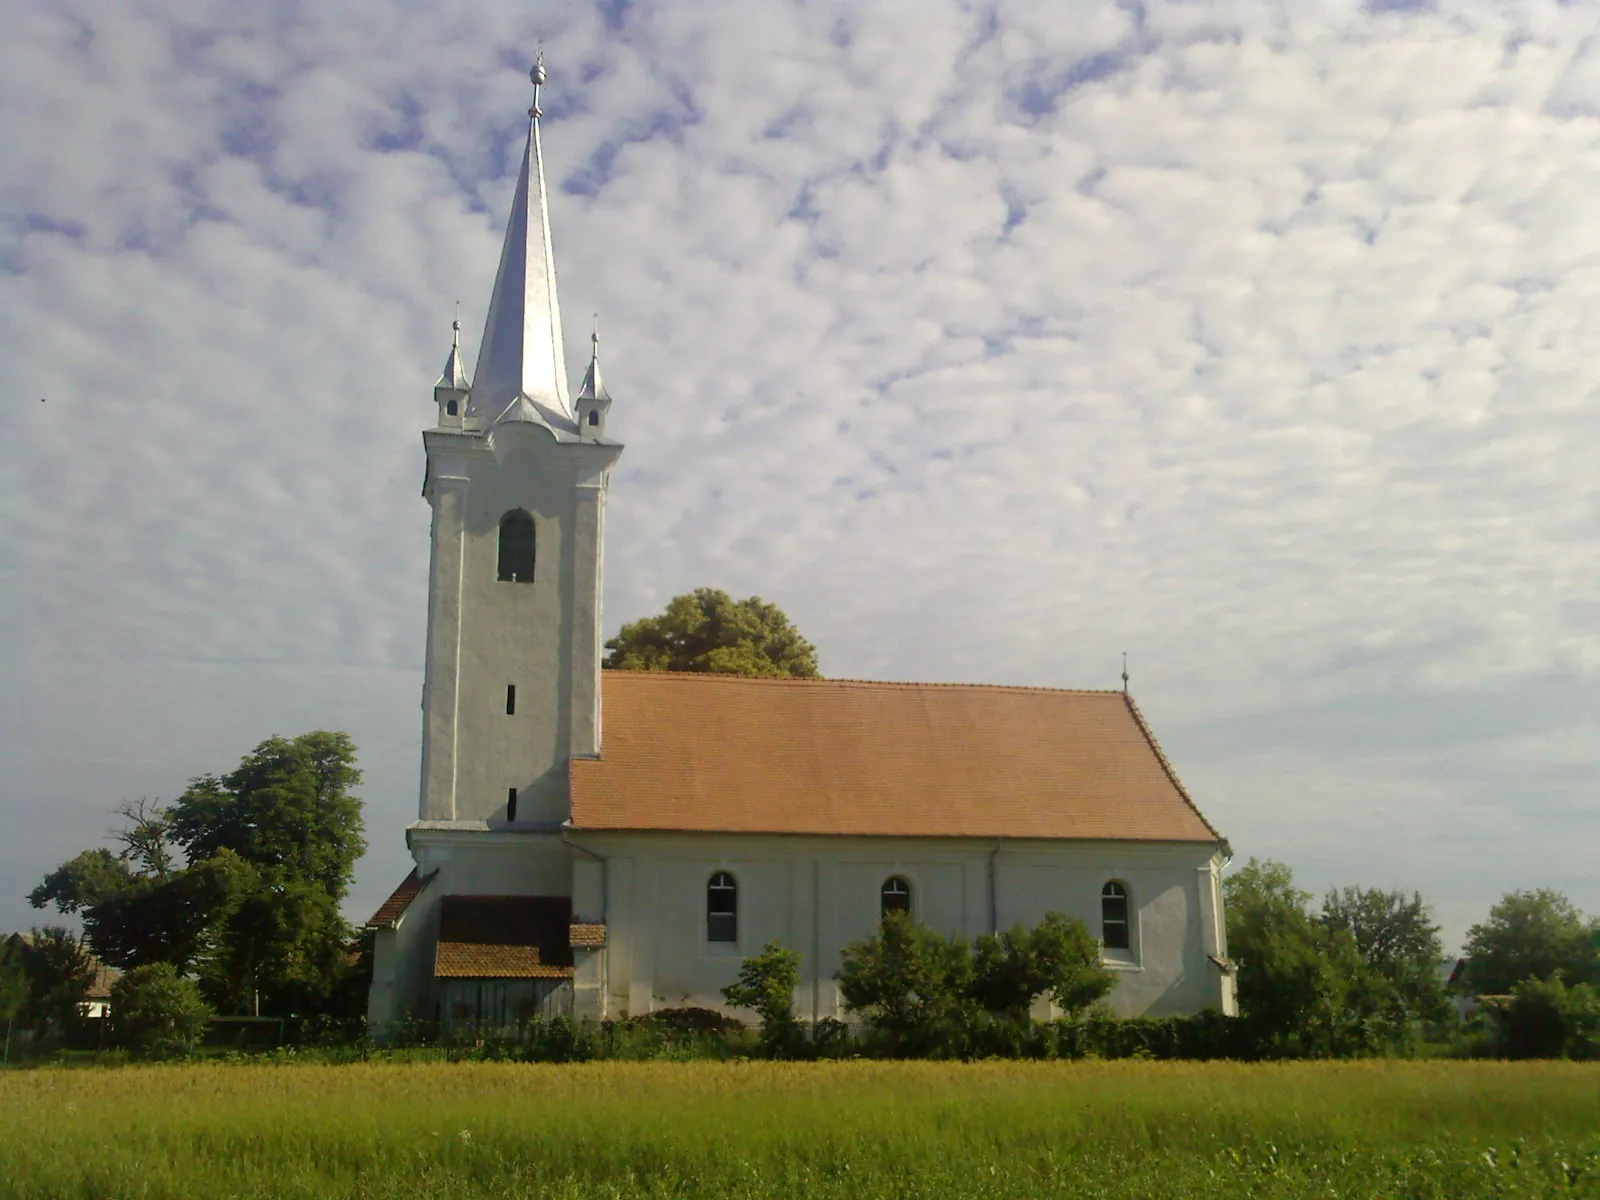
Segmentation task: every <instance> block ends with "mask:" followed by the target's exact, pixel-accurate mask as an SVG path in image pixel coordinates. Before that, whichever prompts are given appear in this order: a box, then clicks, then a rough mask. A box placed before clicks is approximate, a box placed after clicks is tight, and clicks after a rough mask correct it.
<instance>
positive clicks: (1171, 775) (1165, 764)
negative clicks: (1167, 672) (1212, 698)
mask: <svg viewBox="0 0 1600 1200" xmlns="http://www.w3.org/2000/svg"><path fill="white" fill-rule="evenodd" d="M1122 699H1123V703H1125V704H1126V705H1127V706H1128V715H1129V716H1131V717H1132V718H1133V723H1134V724H1135V725H1137V726H1138V727H1139V732H1140V733H1141V734H1143V735H1144V740H1145V741H1146V742H1147V743H1149V746H1150V750H1151V752H1152V753H1153V754H1155V756H1156V761H1157V762H1159V763H1160V764H1161V769H1162V770H1163V771H1165V772H1166V775H1167V778H1168V779H1169V780H1171V781H1172V786H1173V787H1175V788H1177V789H1178V795H1180V796H1182V797H1183V802H1184V803H1185V804H1187V805H1188V806H1189V807H1190V809H1191V810H1193V812H1194V815H1195V816H1197V817H1199V818H1200V823H1201V824H1202V825H1204V826H1205V827H1206V828H1207V829H1209V830H1210V831H1211V833H1212V835H1213V836H1214V837H1215V838H1216V839H1217V841H1218V842H1219V843H1221V844H1222V845H1223V846H1226V845H1227V844H1228V839H1227V838H1225V837H1223V836H1222V834H1221V833H1219V832H1218V831H1217V827H1216V826H1215V825H1213V824H1212V823H1211V822H1210V821H1208V820H1206V815H1205V813H1203V812H1201V811H1200V806H1199V805H1198V804H1196V803H1195V802H1194V797H1193V796H1191V795H1190V794H1189V789H1188V788H1186V787H1184V786H1183V780H1181V779H1179V778H1178V772H1177V771H1176V770H1174V769H1173V766H1172V760H1171V759H1169V758H1168V757H1167V752H1166V751H1165V750H1163V749H1162V748H1161V743H1160V742H1158V741H1156V735H1155V732H1154V731H1153V730H1152V729H1151V728H1150V723H1149V722H1148V721H1146V720H1145V719H1144V714H1143V713H1142V712H1140V711H1139V706H1138V705H1137V704H1136V703H1134V699H1133V697H1132V696H1130V695H1129V694H1128V693H1127V692H1124V693H1122Z"/></svg>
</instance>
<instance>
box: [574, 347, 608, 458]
mask: <svg viewBox="0 0 1600 1200" xmlns="http://www.w3.org/2000/svg"><path fill="white" fill-rule="evenodd" d="M589 341H590V343H591V346H592V349H591V350H590V351H589V369H588V371H586V372H585V373H584V376H583V386H582V387H580V388H579V389H578V394H577V396H576V397H575V398H574V402H573V405H574V407H575V408H576V409H577V414H576V415H577V418H578V434H579V436H580V437H583V438H585V439H587V440H590V441H604V440H605V436H606V417H607V415H608V414H609V413H610V412H611V393H609V392H607V391H606V385H605V380H603V379H602V378H601V377H600V318H599V317H598V316H597V317H595V320H594V332H593V333H592V334H590V335H589Z"/></svg>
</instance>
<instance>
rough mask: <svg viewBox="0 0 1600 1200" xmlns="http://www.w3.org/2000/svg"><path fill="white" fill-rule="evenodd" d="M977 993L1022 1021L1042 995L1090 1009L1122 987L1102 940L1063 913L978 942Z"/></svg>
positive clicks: (992, 1008)
mask: <svg viewBox="0 0 1600 1200" xmlns="http://www.w3.org/2000/svg"><path fill="white" fill-rule="evenodd" d="M972 957H973V980H972V985H971V989H970V991H971V994H972V997H973V999H974V1000H976V1001H977V1002H978V1003H979V1004H981V1005H982V1006H983V1007H984V1008H985V1009H986V1010H987V1011H989V1012H991V1013H994V1014H996V1015H998V1016H1004V1017H1007V1018H1009V1019H1011V1020H1013V1021H1016V1022H1018V1023H1025V1022H1026V1021H1027V1020H1028V1010H1029V1009H1030V1008H1031V1007H1032V1005H1033V1002H1034V1000H1035V999H1037V998H1038V997H1040V996H1042V995H1044V994H1046V993H1049V994H1050V997H1051V998H1052V999H1053V1000H1054V1001H1055V1002H1056V1004H1058V1005H1059V1006H1060V1007H1061V1008H1062V1009H1064V1010H1065V1011H1067V1012H1076V1011H1077V1010H1079V1009H1082V1008H1087V1007H1088V1006H1089V1005H1091V1004H1093V1003H1094V1002H1095V1001H1097V1000H1099V999H1101V998H1102V997H1104V996H1105V995H1106V993H1108V992H1109V991H1111V989H1112V988H1113V987H1114V986H1116V979H1115V977H1114V976H1113V975H1112V974H1111V972H1110V971H1107V970H1106V969H1105V968H1104V967H1102V966H1101V965H1100V945H1099V943H1098V942H1097V941H1096V940H1095V938H1094V935H1093V934H1091V933H1090V932H1089V929H1088V927H1087V926H1086V925H1084V923H1083V922H1082V921H1080V920H1078V919H1076V918H1075V917H1067V916H1063V915H1062V914H1061V913H1058V912H1050V913H1046V914H1045V915H1044V920H1042V921H1040V922H1039V924H1037V925H1035V926H1034V927H1033V928H1032V929H1028V928H1027V927H1026V926H1024V925H1021V924H1020V923H1019V924H1017V925H1013V926H1012V927H1011V928H1010V929H1007V930H1004V931H1003V932H1001V933H986V934H984V935H983V936H982V937H980V938H978V940H977V941H976V942H974V943H973V947H972Z"/></svg>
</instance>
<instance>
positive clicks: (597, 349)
mask: <svg viewBox="0 0 1600 1200" xmlns="http://www.w3.org/2000/svg"><path fill="white" fill-rule="evenodd" d="M589 340H590V341H591V342H593V343H594V352H595V353H596V354H599V353H600V314H599V313H595V314H594V332H593V333H591V334H590V335H589Z"/></svg>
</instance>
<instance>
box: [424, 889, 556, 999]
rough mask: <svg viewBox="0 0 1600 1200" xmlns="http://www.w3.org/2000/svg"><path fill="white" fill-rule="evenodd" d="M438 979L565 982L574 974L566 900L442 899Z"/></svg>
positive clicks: (435, 961)
mask: <svg viewBox="0 0 1600 1200" xmlns="http://www.w3.org/2000/svg"><path fill="white" fill-rule="evenodd" d="M439 905H440V907H439V943H438V947H437V949H436V950H435V952H434V959H433V974H434V976H435V977H436V978H438V979H563V978H567V977H569V976H570V975H571V974H572V947H571V946H570V945H569V944H568V936H569V934H568V926H569V924H570V923H571V920H572V901H571V900H570V899H569V898H567V897H566V896H445V897H443V898H442V899H441V900H440V902H439Z"/></svg>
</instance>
